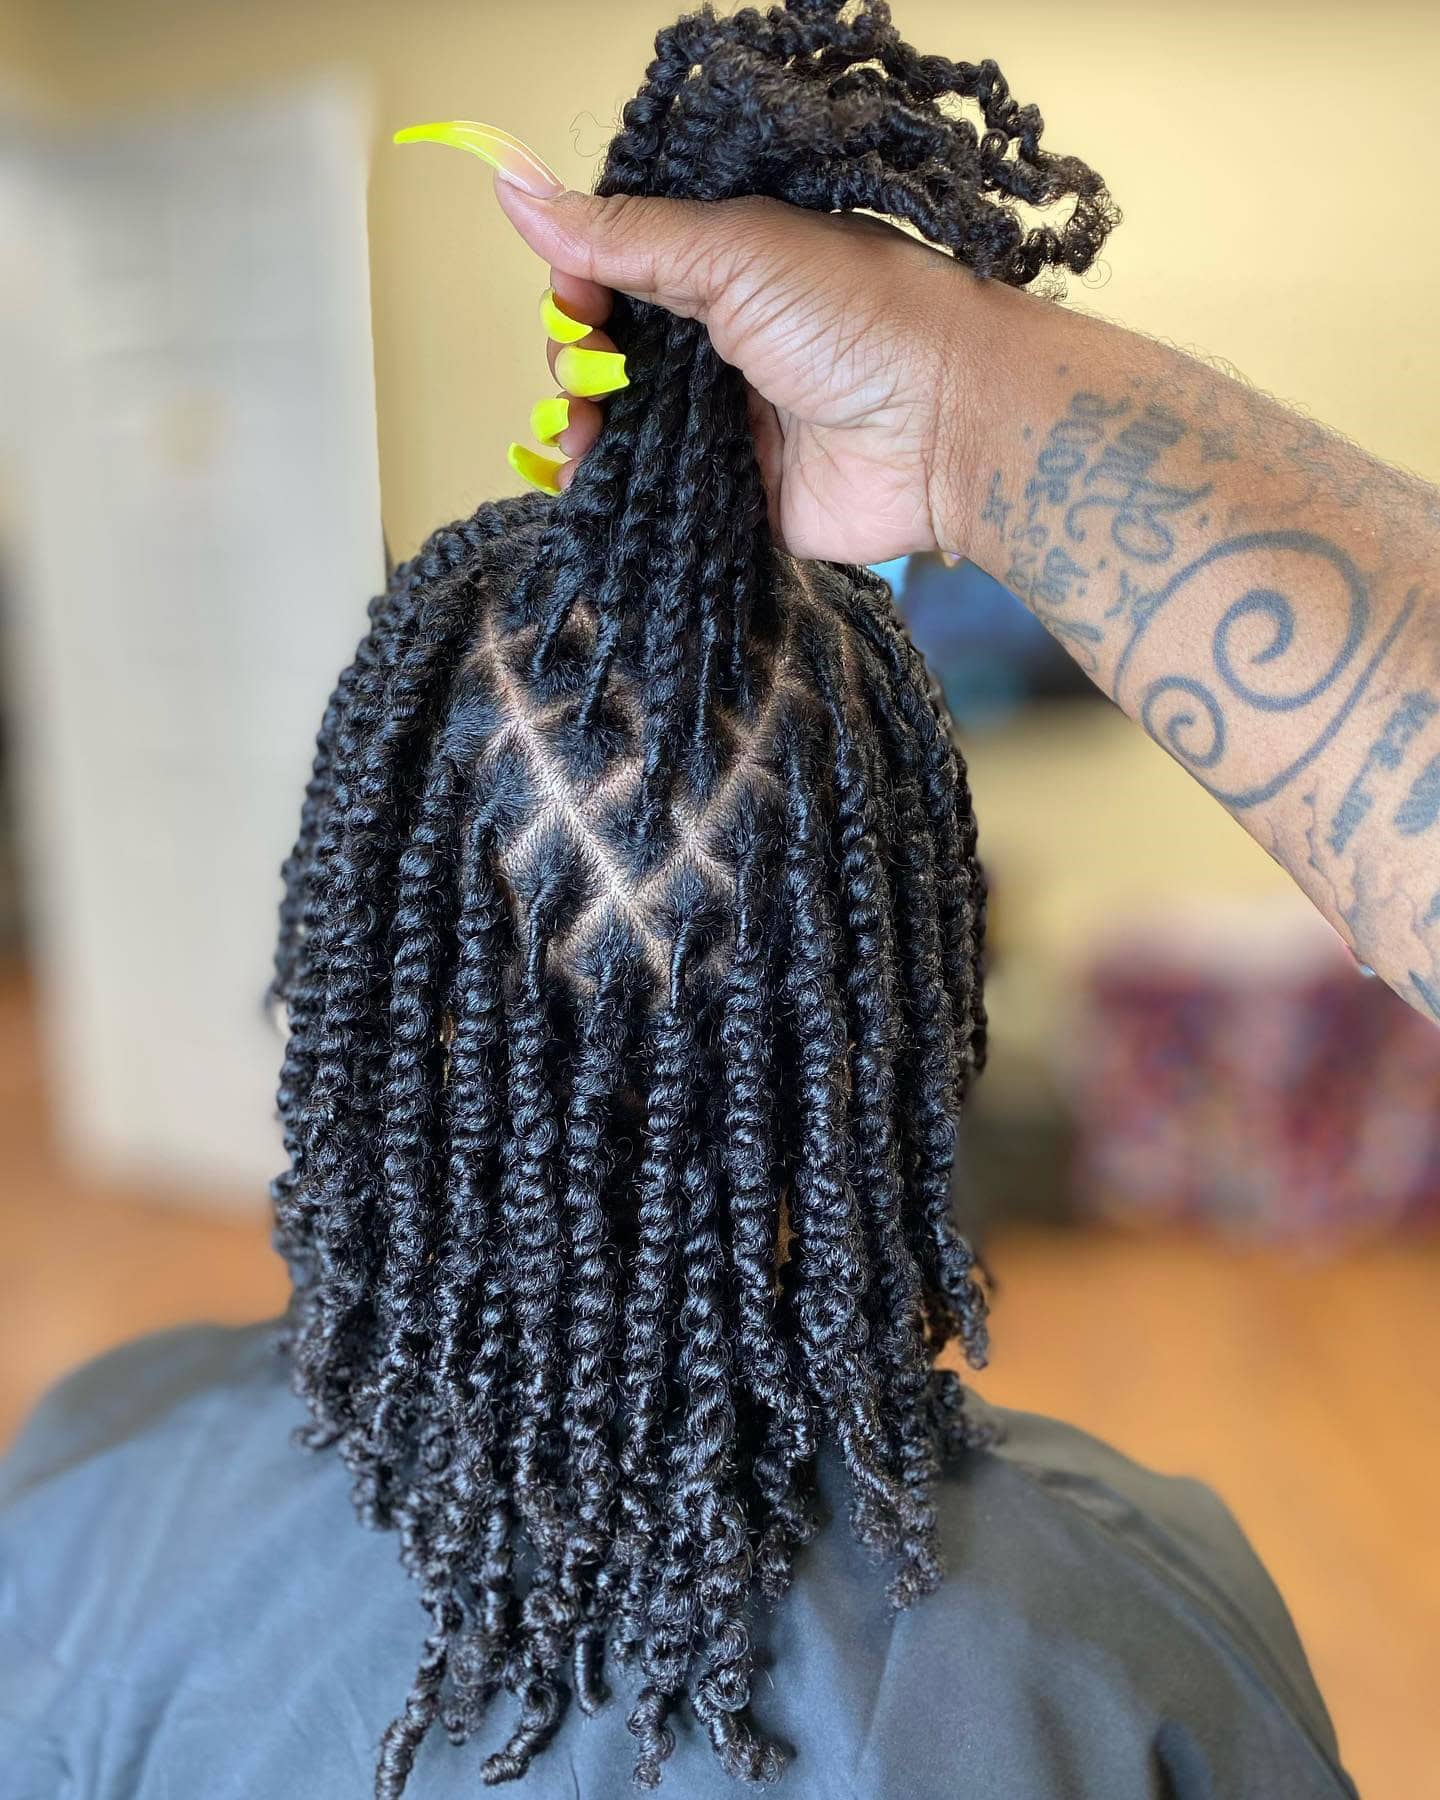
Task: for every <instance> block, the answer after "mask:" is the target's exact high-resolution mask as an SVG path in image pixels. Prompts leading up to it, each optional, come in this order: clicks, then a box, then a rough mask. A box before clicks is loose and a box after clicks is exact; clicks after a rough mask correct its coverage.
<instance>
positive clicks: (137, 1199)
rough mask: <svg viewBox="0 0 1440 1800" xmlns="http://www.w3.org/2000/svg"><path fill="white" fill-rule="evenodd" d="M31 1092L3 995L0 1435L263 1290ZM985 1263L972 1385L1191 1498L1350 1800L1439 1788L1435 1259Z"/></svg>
mask: <svg viewBox="0 0 1440 1800" xmlns="http://www.w3.org/2000/svg"><path fill="white" fill-rule="evenodd" d="M43 1100H44V1096H43V1093H42V1092H41V1087H40V1083H39V1081H38V1078H37V1076H36V1073H35V1055H34V1043H33V1030H32V1024H31V1019H30V1012H29V1007H28V1003H27V999H26V994H25V990H24V987H23V985H22V984H18V983H16V982H13V981H12V982H9V983H4V982H0V1151H3V1167H4V1171H5V1179H4V1183H3V1189H0V1437H4V1436H8V1434H9V1433H10V1431H11V1430H12V1429H13V1428H14V1426H15V1425H16V1424H17V1423H18V1421H19V1419H20V1417H21V1416H22V1415H23V1413H24V1411H25V1409H26V1408H27V1407H28V1406H29V1404H30V1402H31V1401H32V1399H33V1398H34V1397H35V1396H36V1394H37V1393H38V1392H39V1391H40V1390H41V1389H42V1388H43V1387H44V1386H45V1385H46V1384H47V1383H48V1382H49V1381H51V1380H52V1379H53V1378H54V1377H55V1376H57V1375H58V1374H60V1373H61V1372H62V1371H63V1370H64V1369H66V1368H68V1367H71V1366H72V1365H74V1364H75V1363H77V1362H79V1361H80V1360H82V1359H83V1358H86V1357H89V1356H91V1355H93V1354H95V1353H96V1352H98V1351H100V1350H102V1349H104V1348H106V1347H107V1346H108V1345H110V1344H113V1343H116V1342H117V1341H119V1340H121V1339H123V1338H125V1337H128V1336H130V1335H132V1334H134V1333H137V1332H142V1331H148V1330H153V1329H155V1328H156V1327H159V1326H163V1325H167V1324H172V1323H177V1322H180V1321H183V1320H186V1319H191V1318H201V1317H203V1318H209V1319H221V1320H243V1319H252V1318H259V1317H262V1316H264V1315H265V1314H267V1313H270V1312H273V1311H274V1310H275V1309H276V1308H277V1307H278V1305H279V1303H280V1299H281V1295H282V1292H283V1281H282V1277H281V1273H280V1269H279V1266H278V1264H277V1263H276V1261H275V1259H274V1258H273V1256H272V1255H271V1253H270V1250H269V1248H268V1245H267V1242H266V1233H265V1223H264V1219H263V1217H262V1216H261V1214H260V1213H259V1212H258V1211H257V1212H256V1213H255V1215H254V1216H253V1218H247V1219H242V1220H239V1221H236V1220H234V1219H229V1220H226V1219H217V1218H215V1217H213V1216H208V1217H207V1216H206V1215H204V1214H203V1213H187V1212H183V1211H177V1210H176V1209H175V1207H174V1206H173V1205H156V1204H154V1203H153V1202H151V1201H147V1199H146V1197H145V1196H144V1195H141V1194H137V1193H134V1192H125V1191H121V1190H117V1189H114V1188H101V1187H97V1186H96V1185H95V1184H94V1183H91V1182H87V1181H84V1180H82V1179H79V1178H77V1177H75V1176H74V1175H72V1174H67V1173H66V1172H65V1170H64V1169H63V1168H62V1166H61V1165H60V1163H59V1161H58V1159H57V1157H56V1155H55V1152H54V1149H53V1146H52V1144H51V1142H50V1140H49V1137H48V1134H47V1131H46V1126H45V1116H44V1104H43ZM989 1253H990V1260H991V1261H992V1263H993V1265H994V1266H995V1268H996V1270H997V1272H998V1274H999V1276H1000V1279H1001V1281H1002V1283H1003V1291H1002V1293H1001V1294H1000V1296H999V1300H998V1303H997V1307H996V1314H995V1320H994V1325H995V1333H994V1335H995V1356H994V1363H993V1367H992V1369H991V1370H990V1371H987V1373H986V1374H985V1376H984V1377H983V1378H982V1380H981V1382H980V1386H981V1387H982V1388H983V1390H984V1391H985V1393H986V1394H987V1395H988V1396H989V1397H990V1398H991V1399H993V1400H998V1401H1001V1402H1003V1403H1005V1404H1007V1405H1011V1406H1019V1407H1025V1408H1029V1409H1032V1410H1035V1411H1040V1412H1050V1413H1056V1414H1059V1415H1060V1416H1061V1417H1064V1418H1067V1419H1069V1420H1071V1421H1072V1422H1074V1423H1076V1424H1080V1425H1083V1426H1085V1427H1087V1428H1088V1429H1090V1430H1092V1431H1095V1432H1098V1433H1099V1434H1100V1435H1102V1436H1104V1437H1106V1438H1108V1439H1110V1440H1111V1441H1112V1442H1113V1443H1115V1444H1117V1445H1118V1446H1119V1447H1120V1448H1121V1449H1123V1450H1125V1451H1127V1452H1129V1453H1130V1454H1131V1455H1133V1456H1136V1457H1138V1458H1140V1459H1142V1460H1144V1461H1146V1462H1149V1463H1151V1464H1153V1465H1155V1466H1157V1467H1159V1468H1162V1469H1166V1470H1171V1471H1177V1472H1185V1473H1188V1474H1195V1475H1199V1476H1202V1477H1204V1478H1205V1479H1206V1480H1208V1481H1210V1482H1211V1483H1212V1485H1214V1486H1215V1487H1217V1488H1218V1489H1219V1490H1220V1492H1221V1493H1222V1494H1223V1496H1224V1497H1225V1499H1226V1500H1228V1502H1229V1503H1230V1505H1231V1507H1232V1508H1233V1509H1234V1511H1235V1512H1236V1513H1237V1514H1238V1516H1239V1518H1240V1520H1241V1523H1242V1524H1243V1525H1244V1526H1245V1528H1246V1530H1247V1531H1248V1532H1249V1534H1250V1537H1251V1539H1252V1541H1253V1542H1254V1544H1255V1545H1256V1547H1257V1549H1258V1550H1259V1551H1260V1553H1261V1555H1262V1556H1263V1557H1264V1559H1265V1560H1266V1562H1267V1563H1268V1564H1269V1566H1270V1568H1271V1571H1272V1572H1273V1574H1274V1575H1275V1577H1276V1579H1277V1581H1278V1582H1279V1585H1280V1587H1281V1589H1282V1591H1283V1592H1284V1593H1285V1595H1286V1597H1287V1598H1288V1600H1289V1602H1290V1605H1291V1609H1292V1611H1293V1612H1294V1615H1295V1618H1296V1621H1297V1623H1298V1625H1299V1627H1300V1631H1301V1635H1302V1636H1303V1638H1304V1639H1305V1642H1306V1645H1307V1647H1308V1649H1309V1652H1310V1656H1311V1660H1312V1662H1313V1664H1314V1666H1315V1669H1316V1673H1317V1675H1318V1677H1319V1680H1320V1685H1321V1687H1322V1689H1323V1690H1324V1692H1325V1693H1326V1695H1327V1697H1328V1699H1329V1701H1330V1705H1331V1709H1332V1711H1333V1713H1334V1715H1335V1718H1336V1721H1337V1724H1338V1727H1339V1732H1340V1740H1341V1745H1342V1749H1343V1751H1344V1754H1345V1757H1346V1760H1347V1762H1348V1764H1349V1767H1350V1769H1351V1771H1352V1773H1353V1774H1354V1776H1355V1778H1356V1780H1357V1783H1358V1785H1359V1788H1360V1791H1361V1794H1362V1795H1363V1796H1364V1797H1365V1800H1427V1797H1433V1796H1440V1708H1437V1707H1436V1705H1435V1702H1434V1689H1435V1683H1436V1677H1437V1675H1440V1509H1437V1505H1436V1495H1437V1491H1440V1306H1437V1297H1440V1245H1436V1244H1435V1243H1430V1244H1428V1245H1422V1246H1410V1247H1403V1248H1396V1249H1393V1250H1385V1251H1373V1252H1366V1253H1364V1254H1361V1255H1356V1256H1353V1257H1350V1258H1348V1259H1346V1260H1344V1261H1328V1262H1313V1263H1306V1262H1303V1261H1297V1260H1295V1259H1294V1258H1291V1257H1281V1256H1276V1255H1273V1254H1271V1255H1260V1254H1238V1253H1235V1252H1233V1251H1227V1250H1225V1249H1223V1248H1220V1247H1217V1246H1215V1245H1213V1244H1209V1243H1205V1242H1202V1241H1194V1240H1186V1239H1183V1238H1177V1237H1173V1236H1166V1237H1126V1236H1121V1235H1116V1234H1113V1233H1108V1232H1102V1231H1094V1232H1089V1231H1087V1232H1075V1233H1063V1232H1032V1233H1025V1234H1011V1235H1008V1236H1002V1237H1000V1238H998V1239H996V1240H995V1241H993V1242H992V1243H991V1244H990V1246H989ZM1227 1800H1231V1797H1229V1796H1227ZM1234 1800H1241V1797H1240V1796H1235V1797H1234ZM1243 1800H1252V1797H1251V1796H1245V1797H1243ZM1253 1800H1259V1797H1258V1796H1257V1797H1253ZM1264 1800H1284V1797H1283V1796H1279V1795H1276V1796H1265V1797H1264Z"/></svg>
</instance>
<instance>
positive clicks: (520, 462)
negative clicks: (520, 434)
mask: <svg viewBox="0 0 1440 1800" xmlns="http://www.w3.org/2000/svg"><path fill="white" fill-rule="evenodd" d="M505 460H506V462H508V463H509V465H510V467H511V468H512V469H513V470H514V471H515V473H516V474H517V475H518V476H519V477H520V479H521V480H522V481H528V482H529V483H530V485H531V487H537V488H539V490H540V492H541V493H542V494H558V493H559V492H560V481H559V475H560V470H561V469H562V468H563V467H564V464H563V463H561V462H558V461H557V460H556V459H555V458H554V457H553V456H541V454H540V452H539V451H538V450H532V449H530V448H529V446H528V445H526V444H512V445H511V446H510V448H509V449H508V450H507V451H506V452H505Z"/></svg>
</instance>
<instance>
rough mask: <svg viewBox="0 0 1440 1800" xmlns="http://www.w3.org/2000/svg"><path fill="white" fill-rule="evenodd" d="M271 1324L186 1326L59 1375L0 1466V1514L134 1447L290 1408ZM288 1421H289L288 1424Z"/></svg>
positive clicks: (125, 1454)
mask: <svg viewBox="0 0 1440 1800" xmlns="http://www.w3.org/2000/svg"><path fill="white" fill-rule="evenodd" d="M278 1335H279V1328H278V1324H277V1323H276V1322H275V1321H266V1322H264V1323H263V1324H257V1325H249V1326H243V1327H238V1328H237V1327H227V1326H220V1325H191V1326H185V1327H183V1328H180V1329H178V1330H174V1331H165V1332H159V1333H156V1334H155V1335H153V1336H151V1337H145V1338H139V1339H136V1340H135V1341H134V1342H132V1343H128V1344H124V1345H122V1346H121V1347H120V1348H119V1349H116V1350H112V1351H109V1352H108V1353H107V1354H105V1355H104V1356H100V1357H97V1358H96V1359H95V1360H94V1361H93V1362H90V1363H87V1364H85V1365H84V1366H83V1367H82V1368H79V1369H77V1370H75V1371H74V1372H73V1373H72V1374H70V1375H67V1376H66V1377H65V1378H64V1379H63V1380H62V1381H60V1382H58V1383H57V1384H56V1385H55V1386H54V1387H53V1388H51V1389H50V1391H49V1392H48V1393H47V1394H46V1395H45V1396H44V1398H43V1399H42V1400H41V1401H40V1402H39V1404H38V1405H37V1406H36V1408H35V1410H34V1411H33V1412H32V1414H31V1415H30V1417H29V1419H28V1420H27V1422H26V1423H25V1425H24V1426H23V1428H22V1429H21V1432H20V1435H19V1437H18V1438H17V1439H16V1441H15V1444H14V1446H13V1447H12V1448H11V1449H10V1450H9V1452H8V1453H7V1454H6V1456H5V1457H4V1459H3V1461H0V1509H3V1508H9V1507H13V1506H15V1505H17V1504H19V1503H20V1502H21V1501H22V1500H23V1499H24V1497H25V1496H26V1494H28V1493H31V1492H33V1491H34V1490H36V1489H37V1488H40V1487H43V1486H46V1485H49V1484H52V1483H54V1482H56V1481H59V1480H62V1479H63V1478H64V1477H65V1475H66V1474H67V1473H68V1472H71V1471H75V1472H79V1471H82V1470H83V1469H85V1468H86V1467H87V1466H91V1465H93V1464H96V1463H99V1462H104V1461H105V1460H106V1459H107V1458H115V1457H120V1458H128V1457H133V1456H134V1454H135V1452H136V1449H137V1447H143V1446H146V1445H150V1444H154V1443H155V1442H156V1441H158V1440H163V1439H164V1438H166V1437H174V1436H176V1435H178V1434H185V1433H193V1432H195V1431H202V1432H203V1431H204V1430H206V1429H207V1428H215V1427H218V1426H219V1425H220V1424H221V1421H222V1418H223V1419H225V1421H226V1429H227V1430H228V1429H229V1428H230V1426H231V1425H232V1424H233V1415H234V1413H235V1412H236V1411H237V1403H239V1404H238V1411H239V1413H240V1414H241V1415H242V1416H243V1414H244V1412H245V1410H246V1406H247V1404H248V1406H249V1407H250V1408H252V1409H253V1408H258V1410H259V1411H260V1412H262V1413H264V1414H265V1415H266V1417H267V1418H269V1419H273V1417H274V1414H275V1412H276V1411H277V1410H279V1411H285V1410H287V1409H288V1408H289V1405H290V1402H289V1396H288V1392H287V1388H286V1375H285V1366H284V1363H283V1361H282V1359H281V1358H280V1356H279V1355H278V1354H277V1351H276V1344H277V1341H278ZM293 1422H298V1415H297V1418H296V1419H295V1420H294V1421H293Z"/></svg>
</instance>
